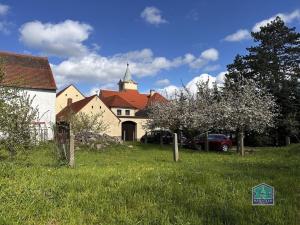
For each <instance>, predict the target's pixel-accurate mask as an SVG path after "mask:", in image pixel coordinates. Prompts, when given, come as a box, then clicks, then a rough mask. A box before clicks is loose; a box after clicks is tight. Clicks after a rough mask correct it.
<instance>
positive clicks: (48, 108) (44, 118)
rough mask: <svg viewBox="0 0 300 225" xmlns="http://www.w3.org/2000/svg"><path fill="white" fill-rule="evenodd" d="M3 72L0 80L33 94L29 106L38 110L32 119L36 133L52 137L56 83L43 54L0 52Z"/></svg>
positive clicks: (45, 137) (44, 137)
mask: <svg viewBox="0 0 300 225" xmlns="http://www.w3.org/2000/svg"><path fill="white" fill-rule="evenodd" d="M0 60H1V61H2V63H3V66H4V71H5V76H4V79H3V84H4V85H6V86H12V87H18V88H20V89H21V90H24V91H25V92H26V93H28V95H29V96H30V97H31V98H33V102H32V104H33V105H32V106H33V107H34V108H37V110H38V118H37V120H36V121H33V124H35V126H36V129H37V131H38V135H39V136H43V139H48V140H51V139H52V138H53V125H54V124H55V122H56V110H55V101H56V84H55V80H54V77H53V74H52V71H51V68H50V65H49V61H48V59H47V58H45V57H37V56H31V55H23V54H15V53H9V52H0Z"/></svg>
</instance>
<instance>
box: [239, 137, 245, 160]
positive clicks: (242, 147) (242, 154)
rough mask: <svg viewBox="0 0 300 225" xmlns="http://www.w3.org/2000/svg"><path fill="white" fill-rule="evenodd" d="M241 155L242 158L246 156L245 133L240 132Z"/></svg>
mask: <svg viewBox="0 0 300 225" xmlns="http://www.w3.org/2000/svg"><path fill="white" fill-rule="evenodd" d="M239 137H240V141H239V142H240V153H241V156H245V148H244V132H243V131H242V132H240V135H239Z"/></svg>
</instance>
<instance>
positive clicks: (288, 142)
mask: <svg viewBox="0 0 300 225" xmlns="http://www.w3.org/2000/svg"><path fill="white" fill-rule="evenodd" d="M290 144H291V138H290V137H289V136H285V145H290Z"/></svg>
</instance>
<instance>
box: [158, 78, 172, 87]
mask: <svg viewBox="0 0 300 225" xmlns="http://www.w3.org/2000/svg"><path fill="white" fill-rule="evenodd" d="M155 84H156V85H157V86H167V85H169V84H170V81H169V80H168V79H162V80H158V81H156V82H155Z"/></svg>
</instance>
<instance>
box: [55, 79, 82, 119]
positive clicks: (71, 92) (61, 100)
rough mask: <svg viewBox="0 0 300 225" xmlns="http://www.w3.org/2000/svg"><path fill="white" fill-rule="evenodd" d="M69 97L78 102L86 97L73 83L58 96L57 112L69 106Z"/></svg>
mask: <svg viewBox="0 0 300 225" xmlns="http://www.w3.org/2000/svg"><path fill="white" fill-rule="evenodd" d="M68 98H72V101H73V102H77V101H79V100H82V99H84V96H83V95H82V94H81V93H80V92H79V91H78V90H77V89H76V88H75V87H74V86H73V85H71V86H70V87H68V88H67V89H66V90H64V91H63V92H62V93H61V94H60V95H59V96H57V97H56V106H55V107H56V114H57V113H59V112H60V111H61V110H62V109H64V108H65V107H66V106H67V101H68Z"/></svg>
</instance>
